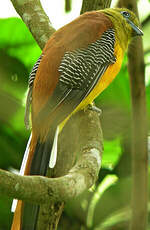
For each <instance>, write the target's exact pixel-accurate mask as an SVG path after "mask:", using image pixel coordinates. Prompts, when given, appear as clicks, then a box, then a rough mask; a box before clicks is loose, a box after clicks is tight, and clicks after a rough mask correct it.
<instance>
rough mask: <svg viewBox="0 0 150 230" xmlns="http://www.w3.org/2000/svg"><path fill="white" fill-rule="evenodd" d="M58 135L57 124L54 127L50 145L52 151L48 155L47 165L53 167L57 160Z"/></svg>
mask: <svg viewBox="0 0 150 230" xmlns="http://www.w3.org/2000/svg"><path fill="white" fill-rule="evenodd" d="M58 135H59V126H57V128H56V132H55V136H54V141H53V146H52V151H51V156H50V161H49V167H50V168H54V167H55V164H56V160H57V146H58V145H57V142H58Z"/></svg>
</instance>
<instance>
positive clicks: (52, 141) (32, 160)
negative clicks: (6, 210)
mask: <svg viewBox="0 0 150 230" xmlns="http://www.w3.org/2000/svg"><path fill="white" fill-rule="evenodd" d="M58 133H59V128H58V127H57V128H55V129H51V132H50V134H49V135H47V138H46V140H45V142H43V143H41V142H40V140H39V139H36V138H35V137H34V135H33V136H32V139H31V143H30V145H29V146H28V147H27V149H26V151H25V155H26V156H24V160H23V163H22V167H21V174H23V171H24V175H43V176H45V175H46V171H47V168H48V167H49V161H50V166H51V167H54V166H55V162H56V153H57V139H58ZM28 149H29V151H28ZM51 152H52V157H51V160H50V155H51ZM38 213H39V205H34V204H31V203H27V202H22V201H18V203H17V207H16V210H15V213H14V219H13V224H12V228H11V230H35V229H36V224H37V218H38Z"/></svg>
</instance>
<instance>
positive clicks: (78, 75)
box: [38, 29, 116, 126]
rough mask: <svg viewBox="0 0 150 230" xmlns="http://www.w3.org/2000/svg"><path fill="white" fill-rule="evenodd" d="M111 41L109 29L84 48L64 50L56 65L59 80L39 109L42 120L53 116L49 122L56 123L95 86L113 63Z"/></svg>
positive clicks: (113, 39) (111, 35)
mask: <svg viewBox="0 0 150 230" xmlns="http://www.w3.org/2000/svg"><path fill="white" fill-rule="evenodd" d="M114 44H115V32H114V30H113V29H109V30H107V31H106V32H104V33H103V35H102V36H101V38H100V39H99V40H97V41H96V42H94V43H91V44H90V45H89V46H88V47H87V48H83V49H77V50H75V51H69V52H66V53H65V55H64V57H63V59H62V61H61V64H60V67H59V72H60V78H59V82H58V84H57V86H56V88H55V90H54V92H53V95H52V96H51V97H50V98H49V100H48V102H47V103H46V105H45V107H44V108H43V109H42V110H41V112H40V113H39V117H38V118H39V119H40V120H41V121H42V120H43V119H45V118H46V117H53V120H52V123H53V124H55V125H56V126H57V125H58V124H60V123H61V122H62V121H63V120H64V119H65V118H66V117H67V116H68V115H69V114H71V113H72V112H73V111H74V109H75V108H76V107H77V106H78V105H79V104H80V103H81V101H82V100H83V99H84V98H86V97H87V96H88V94H89V93H90V92H91V91H92V89H93V88H94V87H95V86H96V84H97V82H98V81H99V79H100V77H101V76H102V75H103V74H104V72H105V71H106V69H107V68H108V66H109V65H111V64H113V63H115V61H116V58H115V56H114ZM55 111H57V113H55ZM51 115H54V116H51Z"/></svg>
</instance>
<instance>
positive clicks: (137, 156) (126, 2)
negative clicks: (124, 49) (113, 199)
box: [120, 0, 148, 230]
mask: <svg viewBox="0 0 150 230" xmlns="http://www.w3.org/2000/svg"><path fill="white" fill-rule="evenodd" d="M120 4H121V6H122V7H126V8H129V9H131V10H132V11H134V12H135V13H136V14H137V15H138V12H137V1H136V0H121V1H120ZM128 60H129V64H128V69H129V74H130V85H131V97H132V138H133V142H132V176H133V187H132V219H131V228H130V229H131V230H146V227H147V204H148V203H147V202H148V199H147V198H148V153H147V115H146V97H145V76H144V67H145V66H144V55H143V47H142V40H141V38H138V39H135V40H134V43H132V44H131V45H130V47H129V50H128Z"/></svg>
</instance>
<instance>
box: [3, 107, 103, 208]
mask: <svg viewBox="0 0 150 230" xmlns="http://www.w3.org/2000/svg"><path fill="white" fill-rule="evenodd" d="M83 113H84V112H82V115H81V119H80V122H82V123H84V124H85V122H88V125H87V126H88V128H86V127H85V128H84V132H83V133H87V135H86V138H87V137H91V138H92V140H90V141H88V140H87V141H86V138H82V140H81V143H80V145H82V148H81V152H80V158H79V160H78V161H77V163H76V165H75V166H74V167H73V168H72V169H71V170H70V171H69V172H68V174H67V175H65V176H63V177H59V178H47V177H42V176H20V175H16V174H13V173H10V172H7V171H4V170H0V178H1V180H0V194H5V195H7V196H9V197H13V198H17V199H20V200H24V201H28V202H31V203H37V204H44V203H47V202H51V201H53V202H56V201H57V202H58V201H66V200H68V199H70V198H74V197H76V196H78V195H79V194H80V193H82V192H83V191H84V190H86V189H88V188H90V187H91V186H92V185H93V183H94V182H95V180H96V179H97V176H98V172H99V169H100V165H101V154H102V143H101V141H100V140H102V132H101V127H100V124H99V119H98V118H96V119H95V118H94V117H95V114H94V113H95V112H92V111H87V112H86V117H85V114H83ZM93 115H94V116H93ZM82 128H83V127H82ZM95 129H97V132H98V134H96V135H95V134H94V133H95ZM83 133H80V134H79V136H80V138H81V136H82V135H83ZM85 141H86V142H85Z"/></svg>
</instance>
